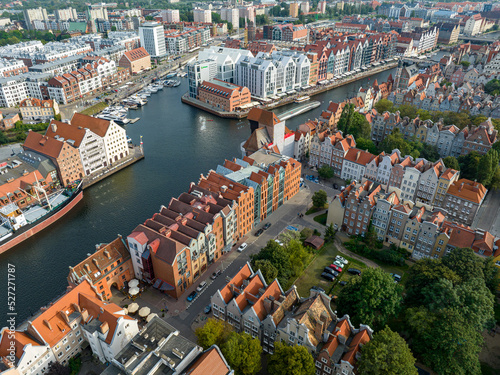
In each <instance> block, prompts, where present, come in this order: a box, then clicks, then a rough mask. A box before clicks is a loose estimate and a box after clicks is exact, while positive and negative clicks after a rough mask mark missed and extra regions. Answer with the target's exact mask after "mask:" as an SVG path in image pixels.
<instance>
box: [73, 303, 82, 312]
mask: <svg viewBox="0 0 500 375" xmlns="http://www.w3.org/2000/svg"><path fill="white" fill-rule="evenodd" d="M71 306H72V307H73V309H74V310H75V311H78V312H82V310H81V309H80V306H78V305H77V304H76V303H72V304H71Z"/></svg>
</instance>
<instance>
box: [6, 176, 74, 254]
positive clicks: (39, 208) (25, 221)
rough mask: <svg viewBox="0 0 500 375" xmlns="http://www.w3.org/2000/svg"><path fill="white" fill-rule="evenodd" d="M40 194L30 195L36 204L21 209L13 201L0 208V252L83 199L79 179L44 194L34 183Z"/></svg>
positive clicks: (50, 222) (42, 228) (49, 222)
mask: <svg viewBox="0 0 500 375" xmlns="http://www.w3.org/2000/svg"><path fill="white" fill-rule="evenodd" d="M35 189H36V190H40V192H42V193H43V194H41V197H39V196H38V195H37V197H34V196H33V198H34V199H35V200H37V203H36V204H33V205H31V206H30V207H28V208H27V209H24V210H21V209H20V208H19V206H18V205H17V204H16V203H9V204H8V205H6V206H4V207H2V208H0V219H1V220H2V223H1V224H0V254H1V253H3V252H5V251H7V250H9V249H11V248H13V247H14V246H16V245H18V244H20V243H21V242H23V241H24V240H26V239H28V238H30V237H32V236H34V235H35V234H37V233H38V232H40V231H42V230H44V229H45V228H47V227H48V226H49V225H51V224H53V223H54V222H56V221H57V220H59V219H60V218H61V217H63V216H64V215H65V214H67V213H68V212H69V211H70V210H71V209H72V208H73V207H75V206H76V204H77V203H78V202H80V201H81V200H82V198H83V191H82V181H81V180H78V181H76V182H74V183H73V184H71V185H69V186H67V187H66V188H64V189H56V190H54V191H53V192H49V193H47V192H46V191H45V190H44V189H43V188H41V187H39V186H36V188H35Z"/></svg>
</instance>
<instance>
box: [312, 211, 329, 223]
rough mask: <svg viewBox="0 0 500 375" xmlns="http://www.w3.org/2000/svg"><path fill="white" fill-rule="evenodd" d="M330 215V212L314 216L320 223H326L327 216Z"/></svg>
mask: <svg viewBox="0 0 500 375" xmlns="http://www.w3.org/2000/svg"><path fill="white" fill-rule="evenodd" d="M327 217H328V213H327V212H325V213H324V214H320V215H317V216H315V217H314V219H313V220H314V221H315V222H317V223H320V224H321V225H326V218H327Z"/></svg>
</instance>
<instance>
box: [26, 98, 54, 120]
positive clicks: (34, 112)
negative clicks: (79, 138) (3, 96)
mask: <svg viewBox="0 0 500 375" xmlns="http://www.w3.org/2000/svg"><path fill="white" fill-rule="evenodd" d="M19 112H20V113H21V116H22V117H23V120H24V121H25V122H31V121H38V122H49V121H50V120H52V119H53V118H54V116H55V115H58V114H59V105H58V104H57V102H55V101H53V100H50V99H49V100H40V99H36V98H28V99H24V100H23V101H21V103H19Z"/></svg>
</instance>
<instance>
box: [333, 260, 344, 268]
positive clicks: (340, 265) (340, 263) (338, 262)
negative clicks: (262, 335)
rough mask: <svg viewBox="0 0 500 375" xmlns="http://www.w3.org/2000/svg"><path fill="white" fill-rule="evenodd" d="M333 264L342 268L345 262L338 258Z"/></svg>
mask: <svg viewBox="0 0 500 375" xmlns="http://www.w3.org/2000/svg"><path fill="white" fill-rule="evenodd" d="M333 264H335V265H336V266H337V267H340V268H341V269H342V268H344V263H342V262H341V261H338V260H336V261H335V262H333Z"/></svg>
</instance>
